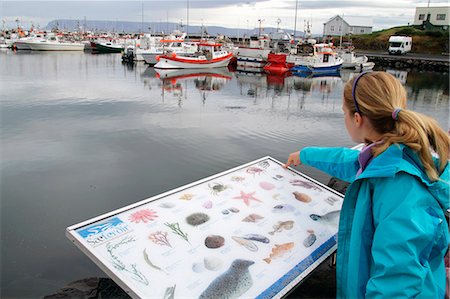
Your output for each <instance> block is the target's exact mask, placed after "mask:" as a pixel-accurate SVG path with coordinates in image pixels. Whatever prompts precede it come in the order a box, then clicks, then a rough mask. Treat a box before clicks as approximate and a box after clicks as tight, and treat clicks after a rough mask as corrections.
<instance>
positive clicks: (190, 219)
mask: <svg viewBox="0 0 450 299" xmlns="http://www.w3.org/2000/svg"><path fill="white" fill-rule="evenodd" d="M208 220H209V216H208V215H206V214H205V213H194V214H191V215H189V216H187V217H186V222H187V223H188V224H190V225H192V226H198V225H200V224H203V223H205V222H207V221H208Z"/></svg>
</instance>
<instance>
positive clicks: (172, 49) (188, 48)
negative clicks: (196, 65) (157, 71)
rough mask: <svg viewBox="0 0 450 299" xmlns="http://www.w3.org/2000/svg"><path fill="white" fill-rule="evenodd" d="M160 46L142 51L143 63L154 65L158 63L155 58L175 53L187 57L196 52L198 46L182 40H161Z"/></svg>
mask: <svg viewBox="0 0 450 299" xmlns="http://www.w3.org/2000/svg"><path fill="white" fill-rule="evenodd" d="M160 43H161V45H160V46H157V47H152V48H150V49H148V50H142V51H141V52H140V54H141V55H142V58H143V59H144V61H145V63H147V64H150V65H154V64H156V63H157V62H158V61H157V60H156V57H157V56H161V55H165V54H170V53H175V54H176V55H180V56H189V55H192V54H194V53H196V52H197V49H198V46H197V44H196V43H193V42H185V41H184V40H182V39H177V40H172V39H163V40H161V41H160Z"/></svg>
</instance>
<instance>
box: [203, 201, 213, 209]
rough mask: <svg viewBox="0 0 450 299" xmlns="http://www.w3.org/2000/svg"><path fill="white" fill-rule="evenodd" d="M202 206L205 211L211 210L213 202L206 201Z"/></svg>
mask: <svg viewBox="0 0 450 299" xmlns="http://www.w3.org/2000/svg"><path fill="white" fill-rule="evenodd" d="M202 206H203V207H204V208H205V209H208V210H209V209H211V208H212V206H213V202H212V201H211V200H207V201H205V202H204V203H203V204H202Z"/></svg>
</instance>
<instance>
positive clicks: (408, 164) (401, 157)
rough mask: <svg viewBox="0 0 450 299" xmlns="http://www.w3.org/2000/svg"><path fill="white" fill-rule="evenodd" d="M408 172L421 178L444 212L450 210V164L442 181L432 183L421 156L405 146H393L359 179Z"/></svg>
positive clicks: (375, 159) (379, 156)
mask: <svg viewBox="0 0 450 299" xmlns="http://www.w3.org/2000/svg"><path fill="white" fill-rule="evenodd" d="M401 171H403V172H406V173H409V174H411V175H413V176H415V177H417V178H419V179H420V180H421V181H422V183H423V184H425V185H426V186H427V187H428V190H429V192H430V193H431V194H432V195H433V197H434V198H435V199H436V200H437V201H438V202H439V204H440V206H441V207H442V209H443V210H444V211H446V210H448V209H449V208H450V192H449V186H450V183H449V182H450V181H449V180H450V167H449V163H448V162H447V165H446V166H445V169H444V171H443V172H442V173H441V176H440V180H437V181H435V182H432V181H430V179H429V178H428V176H427V175H426V172H425V170H424V167H423V165H422V162H421V161H420V159H419V156H418V155H417V154H416V153H415V152H414V151H412V150H411V149H410V148H409V147H407V146H405V145H403V144H393V145H391V146H389V147H388V148H387V149H386V150H385V151H384V152H383V153H381V154H380V155H378V156H377V157H375V158H374V159H373V160H372V161H371V162H370V164H369V165H368V166H367V168H366V169H365V170H364V171H363V172H362V173H361V175H360V176H359V177H358V178H357V180H359V179H363V178H373V177H393V176H394V175H395V174H396V173H398V172H401Z"/></svg>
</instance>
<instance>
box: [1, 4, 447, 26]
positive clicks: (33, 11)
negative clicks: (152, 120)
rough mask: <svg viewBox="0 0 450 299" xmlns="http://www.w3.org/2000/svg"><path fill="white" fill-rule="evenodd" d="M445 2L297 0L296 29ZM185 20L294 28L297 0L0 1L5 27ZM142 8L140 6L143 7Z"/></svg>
mask: <svg viewBox="0 0 450 299" xmlns="http://www.w3.org/2000/svg"><path fill="white" fill-rule="evenodd" d="M428 2H430V6H448V1H442V0H441V1H439V0H436V1H433V0H430V1H428V0H371V1H366V0H361V1H359V0H338V1H336V0H299V1H298V10H297V30H301V31H302V30H303V29H304V21H305V20H308V21H310V22H311V23H312V32H313V33H316V34H318V33H322V31H323V23H324V22H326V21H327V20H328V19H330V18H331V17H333V16H335V15H336V14H340V15H344V18H345V16H362V17H367V18H368V20H370V21H369V23H370V24H372V25H373V29H374V30H380V29H384V28H390V27H393V26H399V25H407V24H408V23H412V22H413V19H414V14H415V8H416V7H418V6H422V7H423V6H427V5H428ZM188 5H189V24H190V25H201V24H202V23H203V24H204V25H206V26H213V25H214V26H224V27H229V28H238V27H240V28H248V29H252V28H256V27H258V19H263V20H264V22H263V23H262V24H263V27H264V26H267V27H277V20H278V19H279V20H281V23H280V27H281V28H289V29H293V28H294V20H295V6H296V1H295V0H258V1H239V0H189V1H188V0H186V1H178V0H165V1H164V0H163V1H153V0H150V1H149V0H147V1H12V0H7V1H5V0H0V12H1V18H2V20H4V21H5V24H6V26H7V27H8V28H11V27H14V26H15V24H16V23H15V20H16V19H19V20H20V21H21V25H22V26H24V27H25V28H29V27H30V25H31V23H33V24H35V25H40V26H41V27H44V26H45V25H47V23H48V22H49V21H51V20H54V19H73V20H80V21H82V20H83V19H84V18H85V17H86V19H87V20H106V21H135V22H141V19H142V15H143V16H144V21H145V22H160V21H162V22H164V21H166V20H168V21H169V22H180V21H181V20H183V23H186V20H187V11H188V10H187V7H188ZM142 8H143V9H142Z"/></svg>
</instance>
